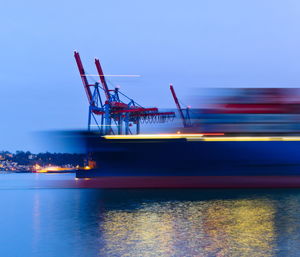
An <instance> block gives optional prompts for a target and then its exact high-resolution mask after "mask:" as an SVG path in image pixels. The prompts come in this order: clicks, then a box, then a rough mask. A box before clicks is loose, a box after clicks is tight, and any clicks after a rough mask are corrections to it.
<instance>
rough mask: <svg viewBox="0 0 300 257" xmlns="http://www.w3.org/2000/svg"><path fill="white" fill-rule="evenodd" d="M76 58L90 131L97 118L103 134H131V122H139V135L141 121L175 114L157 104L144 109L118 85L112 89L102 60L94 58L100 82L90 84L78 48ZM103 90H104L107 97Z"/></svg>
mask: <svg viewBox="0 0 300 257" xmlns="http://www.w3.org/2000/svg"><path fill="white" fill-rule="evenodd" d="M74 57H75V60H76V63H77V67H78V70H79V74H80V77H81V79H82V83H83V86H84V89H85V92H86V95H87V98H88V102H89V112H88V114H89V115H88V130H91V126H92V121H94V123H95V126H96V127H98V129H99V131H100V133H101V134H119V135H121V134H126V135H128V134H132V133H133V132H132V131H131V129H130V127H131V126H132V125H136V132H135V133H136V134H139V133H140V123H143V122H146V123H147V122H149V123H151V122H166V121H169V120H172V119H173V118H174V117H175V113H174V112H160V111H159V110H158V108H156V107H152V108H145V107H143V106H141V105H139V104H138V103H137V102H135V101H134V100H133V99H131V98H129V97H128V96H126V95H125V94H123V93H122V92H120V90H119V88H118V87H115V88H114V89H112V90H111V89H109V88H108V86H107V83H106V79H105V75H104V73H103V70H102V67H101V64H100V61H99V59H95V65H96V69H97V72H98V75H99V78H100V81H99V82H100V83H99V82H96V83H94V84H90V83H89V81H88V78H87V77H88V75H87V74H86V72H85V70H84V68H83V65H82V61H81V58H80V55H79V53H78V52H76V51H75V52H74ZM100 92H103V93H104V96H105V99H104V100H102V98H101V93H100ZM121 98H122V99H126V100H121ZM125 101H127V103H126V102H125ZM114 126H115V127H116V129H115V128H114Z"/></svg>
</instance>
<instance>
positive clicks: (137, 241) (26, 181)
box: [0, 174, 300, 257]
mask: <svg viewBox="0 0 300 257" xmlns="http://www.w3.org/2000/svg"><path fill="white" fill-rule="evenodd" d="M48 180H50V181H51V180H52V181H53V182H54V183H55V182H56V181H62V182H63V181H69V180H74V175H73V174H65V175H63V174H1V175H0V202H1V211H0V233H1V234H0V253H1V254H0V256H9V257H10V256H12V257H15V256H16V257H17V256H21V257H26V256H42V257H47V256H51V257H52V256H53V257H54V256H55V257H60V256H63V257H64V256H68V257H70V256H75V257H76V256H86V257H89V256H180V257H181V256H300V254H299V253H300V190H100V189H74V188H73V189H68V188H63V189H62V188H55V187H53V188H49V187H43V185H44V184H43V181H48ZM33 181H34V182H35V183H33Z"/></svg>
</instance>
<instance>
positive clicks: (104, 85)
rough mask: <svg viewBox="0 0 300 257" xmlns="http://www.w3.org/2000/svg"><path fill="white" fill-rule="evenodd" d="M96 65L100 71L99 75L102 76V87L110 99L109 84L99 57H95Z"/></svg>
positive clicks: (107, 98)
mask: <svg viewBox="0 0 300 257" xmlns="http://www.w3.org/2000/svg"><path fill="white" fill-rule="evenodd" d="M95 65H96V68H97V71H98V74H99V77H100V81H101V84H102V87H103V89H104V93H105V96H106V100H107V101H109V99H110V94H109V89H108V86H107V84H106V80H105V77H104V74H103V70H102V67H101V64H100V61H99V59H95Z"/></svg>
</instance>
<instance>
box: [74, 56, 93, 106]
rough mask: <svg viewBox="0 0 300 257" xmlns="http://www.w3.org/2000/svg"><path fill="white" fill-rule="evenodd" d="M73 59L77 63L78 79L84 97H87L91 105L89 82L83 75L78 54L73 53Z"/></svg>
mask: <svg viewBox="0 0 300 257" xmlns="http://www.w3.org/2000/svg"><path fill="white" fill-rule="evenodd" d="M74 57H75V60H76V63H77V67H78V70H79V74H80V77H81V80H82V83H83V86H84V89H85V92H86V95H87V97H88V100H89V102H90V103H91V102H92V92H91V90H90V85H89V82H88V80H87V78H86V74H85V71H84V68H83V65H82V62H81V58H80V55H79V53H78V52H76V51H74Z"/></svg>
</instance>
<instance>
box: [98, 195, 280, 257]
mask: <svg viewBox="0 0 300 257" xmlns="http://www.w3.org/2000/svg"><path fill="white" fill-rule="evenodd" d="M274 215H275V209H274V205H273V204H272V202H270V201H268V200H267V199H246V200H241V199H233V200H212V201H209V202H207V201H175V202H170V201H167V202H160V203H157V202H154V203H152V202H150V203H143V204H142V205H141V206H140V207H139V208H136V209H131V210H108V211H107V212H105V213H104V214H103V221H102V223H100V229H101V230H102V232H103V240H104V243H105V244H104V247H103V248H102V249H101V252H100V255H101V256H186V255H188V256H273V255H274V244H275V241H274V240H275V239H276V238H275V227H274Z"/></svg>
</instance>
